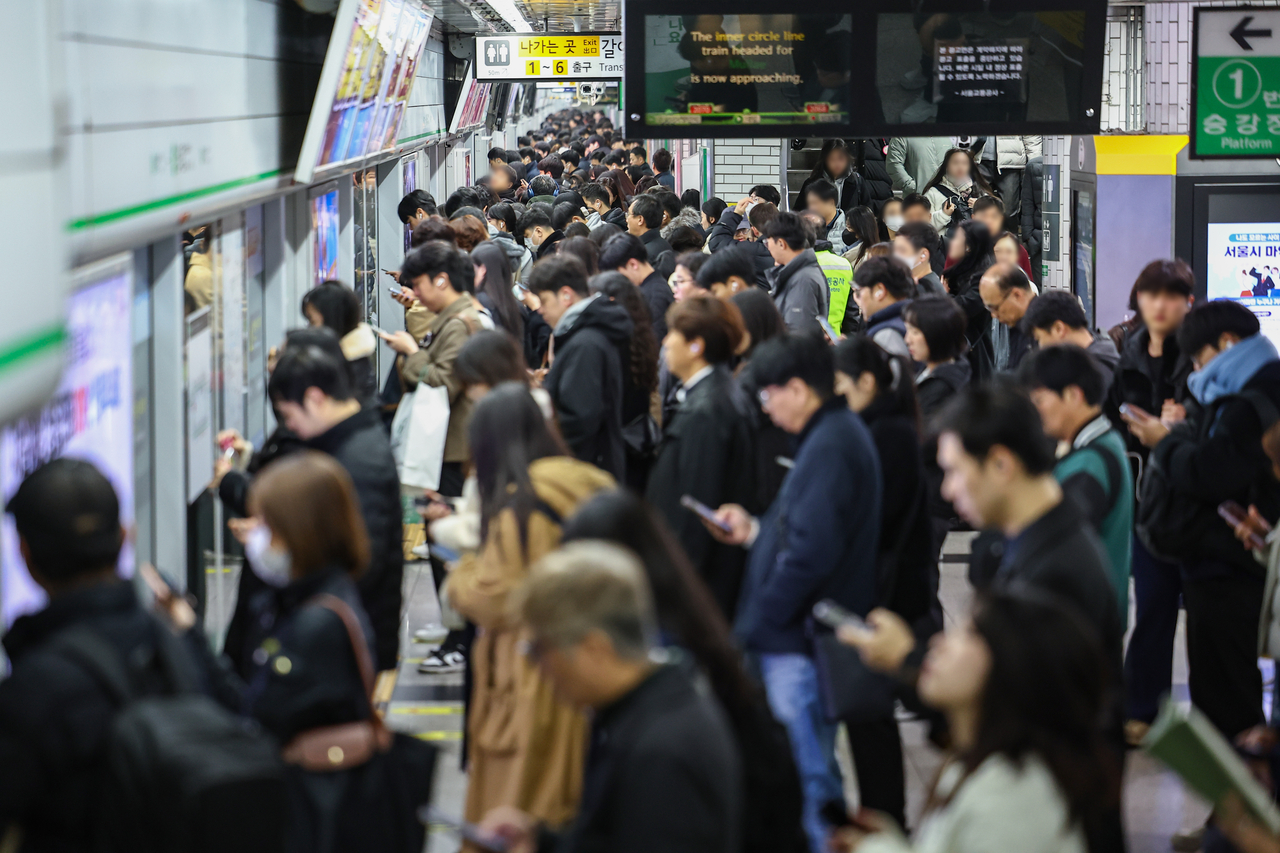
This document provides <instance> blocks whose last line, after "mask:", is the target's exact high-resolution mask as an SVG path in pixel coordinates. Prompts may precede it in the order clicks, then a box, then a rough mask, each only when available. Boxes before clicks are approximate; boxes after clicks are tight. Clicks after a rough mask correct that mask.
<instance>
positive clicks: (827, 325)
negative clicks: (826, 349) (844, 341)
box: [815, 314, 840, 344]
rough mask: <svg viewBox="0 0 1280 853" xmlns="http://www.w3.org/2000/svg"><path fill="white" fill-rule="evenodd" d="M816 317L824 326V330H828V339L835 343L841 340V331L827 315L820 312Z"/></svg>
mask: <svg viewBox="0 0 1280 853" xmlns="http://www.w3.org/2000/svg"><path fill="white" fill-rule="evenodd" d="M815 319H817V321H818V325H819V326H821V327H822V331H824V332H826V334H827V340H828V341H830V342H831V343H833V344H836V343H839V342H840V333H839V332H837V331H836V330H835V328H834V327H833V326H832V325H831V322H830V321H829V320H827V318H826V317H824V316H823V315H821V314H819V315H818V316H817V317H816V318H815Z"/></svg>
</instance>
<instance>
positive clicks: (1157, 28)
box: [1143, 0, 1280, 133]
mask: <svg viewBox="0 0 1280 853" xmlns="http://www.w3.org/2000/svg"><path fill="white" fill-rule="evenodd" d="M1238 5H1241V4H1239V3H1237V2H1235V0H1207V2H1201V3H1186V2H1176V3H1147V4H1146V5H1145V6H1144V8H1143V14H1144V17H1145V21H1144V27H1143V29H1144V31H1145V38H1144V41H1145V46H1146V60H1145V62H1144V65H1145V70H1146V77H1147V103H1146V114H1147V115H1146V119H1147V133H1186V132H1187V124H1188V122H1189V121H1190V118H1191V21H1192V10H1193V9H1194V8H1195V7H1196V6H1238ZM1250 5H1253V6H1272V7H1276V6H1280V2H1277V0H1259V2H1256V3H1251V4H1250Z"/></svg>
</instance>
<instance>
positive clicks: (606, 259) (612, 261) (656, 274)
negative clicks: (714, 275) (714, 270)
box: [600, 199, 676, 344]
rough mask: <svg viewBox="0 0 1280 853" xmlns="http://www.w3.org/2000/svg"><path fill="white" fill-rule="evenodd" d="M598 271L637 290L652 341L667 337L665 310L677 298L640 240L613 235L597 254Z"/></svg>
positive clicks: (659, 341)
mask: <svg viewBox="0 0 1280 853" xmlns="http://www.w3.org/2000/svg"><path fill="white" fill-rule="evenodd" d="M636 201H639V199H636ZM654 201H657V200H656V199H654ZM645 233H646V234H655V235H656V234H657V233H658V232H657V230H656V229H655V230H653V231H648V232H645ZM658 239H659V240H661V239H662V238H661V237H658ZM662 242H663V243H666V241H665V240H663V241H662ZM668 254H670V252H668ZM600 269H601V271H602V272H607V271H609V270H615V271H617V272H620V273H622V274H623V275H624V276H626V277H627V280H628V281H630V282H631V283H632V284H634V285H635V286H636V287H637V288H639V290H640V296H641V298H642V299H644V304H645V307H646V308H648V309H649V322H650V323H651V324H652V325H653V337H654V339H655V340H656V341H658V343H659V344H661V342H662V339H663V338H665V337H666V336H667V309H669V308H670V307H671V303H673V302H675V301H676V297H675V294H674V293H672V292H671V285H669V284H667V278H668V275H669V274H668V275H664V274H663V272H662V270H660V269H658V268H657V267H656V266H655V265H654V263H653V261H652V260H651V257H650V255H649V250H648V249H647V248H646V247H645V245H644V241H643V239H642V238H637V237H635V236H634V235H631V234H615V235H614V236H612V237H610V238H609V239H608V240H607V241H606V242H605V244H604V248H602V249H601V250H600ZM672 269H673V270H674V267H672Z"/></svg>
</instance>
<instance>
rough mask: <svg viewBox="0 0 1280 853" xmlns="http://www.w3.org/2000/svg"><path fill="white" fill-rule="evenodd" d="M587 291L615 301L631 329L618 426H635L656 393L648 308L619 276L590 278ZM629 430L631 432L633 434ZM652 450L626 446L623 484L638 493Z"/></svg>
mask: <svg viewBox="0 0 1280 853" xmlns="http://www.w3.org/2000/svg"><path fill="white" fill-rule="evenodd" d="M590 285H591V292H592V293H599V294H600V295H601V296H603V297H604V298H605V299H608V300H609V301H610V302H616V303H618V304H619V305H621V306H622V307H623V308H625V309H626V310H627V314H628V315H629V316H630V317H631V322H632V323H634V324H635V330H634V331H633V332H632V333H631V343H630V346H629V347H628V348H627V351H626V352H623V353H621V355H622V363H623V364H624V365H626V367H625V368H624V370H623V377H622V426H623V428H624V430H625V429H626V428H627V427H628V426H629V425H638V424H640V423H641V422H642V421H643V419H644V418H646V417H648V416H649V415H650V413H651V412H652V411H653V408H654V400H653V396H654V392H655V391H657V390H658V341H657V339H656V338H655V337H654V336H653V324H652V323H651V322H650V321H649V308H648V306H646V305H645V304H644V298H643V297H642V296H641V295H640V288H638V287H636V286H635V285H634V284H632V283H631V282H630V280H628V279H627V277H626V276H624V275H623V274H622V273H617V272H606V273H600V274H599V275H595V276H592V277H591V281H590ZM635 429H636V428H635V427H633V432H634V431H635ZM655 450H657V447H656V445H655V446H654V447H652V448H643V447H642V448H636V449H633V448H632V446H631V442H628V443H627V485H628V486H630V487H631V488H633V489H635V490H636V491H637V492H640V493H641V494H643V493H644V489H645V484H646V483H647V482H648V480H649V468H650V466H651V465H652V464H653V456H652V453H653V451H655Z"/></svg>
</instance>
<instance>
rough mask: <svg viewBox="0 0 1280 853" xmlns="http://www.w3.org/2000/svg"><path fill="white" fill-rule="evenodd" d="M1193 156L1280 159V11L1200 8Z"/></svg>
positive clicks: (1193, 83)
mask: <svg viewBox="0 0 1280 853" xmlns="http://www.w3.org/2000/svg"><path fill="white" fill-rule="evenodd" d="M1194 39H1195V40H1194V46H1195V49H1194V51H1193V54H1192V75H1191V86H1192V90H1191V112H1192V115H1191V156H1192V157H1195V158H1237V157H1267V158H1271V157H1277V156H1280V10H1276V9H1259V8H1250V7H1238V8H1225V9H1215V8H1197V9H1196V10H1195V37H1194Z"/></svg>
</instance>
